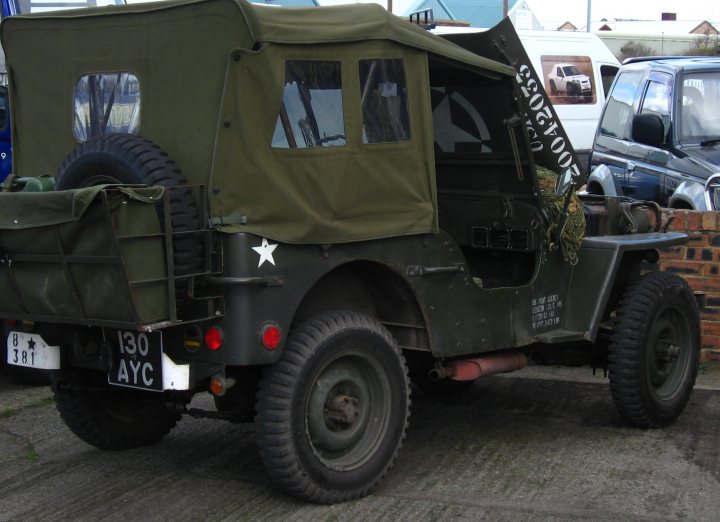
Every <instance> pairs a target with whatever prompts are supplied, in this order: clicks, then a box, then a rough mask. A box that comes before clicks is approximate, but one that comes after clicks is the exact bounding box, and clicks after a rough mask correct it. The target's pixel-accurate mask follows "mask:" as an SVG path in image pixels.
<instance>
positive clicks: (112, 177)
mask: <svg viewBox="0 0 720 522" xmlns="http://www.w3.org/2000/svg"><path fill="white" fill-rule="evenodd" d="M105 183H121V184H138V185H162V186H164V187H180V188H173V190H171V191H170V206H171V222H172V226H173V231H174V232H188V231H191V230H198V228H199V226H200V215H199V213H198V209H197V205H196V203H195V198H194V197H193V194H192V191H191V190H190V189H189V188H187V187H185V185H187V180H186V179H185V177H184V176H183V175H182V174H181V173H180V169H179V168H178V166H177V165H176V164H175V162H174V161H173V160H172V159H171V158H170V156H168V154H167V153H166V152H164V151H163V150H162V149H161V148H160V147H158V146H157V145H155V144H154V143H153V142H151V141H149V140H147V139H145V138H141V137H139V136H133V135H130V134H107V135H105V136H100V137H99V138H94V139H91V140H88V141H86V142H84V143H81V144H80V145H78V146H77V147H76V148H75V149H74V150H73V151H72V152H71V153H70V154H69V155H68V156H67V157H66V158H65V160H64V161H63V162H62V165H61V166H60V168H59V169H58V172H57V174H56V175H55V188H56V190H66V189H73V188H81V187H90V186H93V185H100V184H105ZM158 213H159V215H160V224H161V226H163V224H164V222H163V218H164V217H163V208H162V205H158ZM173 261H174V266H175V275H187V274H192V273H194V272H198V271H200V270H201V269H202V266H203V242H202V239H201V238H200V236H199V235H197V234H188V235H181V236H179V237H175V238H174V239H173ZM178 287H179V288H178V290H180V291H179V292H178V299H181V298H182V296H183V294H184V288H185V287H186V283H185V285H184V286H182V280H181V282H180V285H178Z"/></svg>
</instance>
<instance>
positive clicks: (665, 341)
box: [608, 272, 700, 428]
mask: <svg viewBox="0 0 720 522" xmlns="http://www.w3.org/2000/svg"><path fill="white" fill-rule="evenodd" d="M699 354H700V319H699V313H698V308H697V303H696V302H695V298H694V296H693V293H692V291H691V290H690V287H689V286H688V285H687V283H686V282H685V281H684V280H683V279H681V278H680V277H678V276H676V275H674V274H668V273H667V272H653V273H649V274H646V275H644V276H643V277H642V278H640V279H639V280H637V281H636V282H634V283H633V284H631V285H630V286H629V287H628V288H627V290H626V291H625V293H624V295H623V297H622V299H621V301H620V304H619V306H618V309H617V311H616V316H615V319H614V325H613V334H612V339H611V345H610V353H609V356H608V369H609V377H610V388H611V390H612V395H613V399H614V400H615V405H616V406H617V408H618V410H619V411H620V414H621V415H622V416H623V417H624V418H625V420H626V421H627V422H628V423H629V424H631V425H633V426H638V427H642V428H657V427H661V426H666V425H668V424H672V423H673V422H674V421H675V419H677V418H678V416H679V415H680V414H681V413H682V411H683V409H684V408H685V405H686V404H687V402H688V399H689V398H690V394H691V393H692V389H693V386H694V384H695V378H696V377H697V371H698V362H699Z"/></svg>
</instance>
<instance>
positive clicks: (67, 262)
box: [0, 186, 224, 331]
mask: <svg viewBox="0 0 720 522" xmlns="http://www.w3.org/2000/svg"><path fill="white" fill-rule="evenodd" d="M188 189H190V190H192V191H193V194H194V195H196V196H197V197H196V198H195V200H196V201H197V202H200V206H201V208H200V209H199V212H198V214H199V216H198V218H199V219H198V227H197V229H193V230H184V231H174V230H173V224H172V217H171V216H172V208H171V199H172V198H171V194H172V191H173V190H185V191H187V190H188ZM3 196H4V197H5V196H11V194H5V195H3ZM23 197H25V198H26V200H27V201H28V203H29V202H31V201H33V200H32V199H31V198H33V197H35V198H41V197H47V196H44V195H43V194H35V195H30V194H26V195H24V196H23ZM50 197H52V196H50ZM35 201H36V202H37V201H39V200H38V199H36V200H35ZM205 202H206V198H205V188H204V186H192V187H171V188H166V189H165V190H164V193H163V197H162V198H161V199H158V200H157V201H155V202H148V201H147V200H145V201H142V200H140V199H138V198H134V197H133V195H132V193H130V192H129V191H127V190H123V189H120V188H107V189H103V190H101V191H99V192H98V194H97V195H96V196H95V198H94V200H93V201H92V203H90V204H89V206H88V207H87V209H86V210H85V212H84V213H83V215H82V217H81V218H80V219H79V220H72V221H68V220H65V221H64V222H61V223H52V224H48V225H39V226H31V227H28V228H22V229H9V228H0V295H2V296H3V298H2V300H1V302H0V317H2V318H8V319H17V320H31V321H38V322H50V323H62V324H81V325H87V326H104V327H110V328H118V329H134V330H138V331H150V330H156V329H159V328H164V327H167V326H172V325H175V324H178V323H189V322H196V321H203V320H207V319H210V318H216V317H219V316H222V315H223V314H224V303H223V300H222V297H220V296H216V295H205V294H204V293H203V292H204V287H199V285H198V282H199V281H200V280H201V279H202V278H204V277H205V276H208V275H211V274H215V273H217V272H216V271H213V267H212V265H213V258H212V252H213V247H214V245H213V241H214V238H213V235H212V232H211V230H210V229H208V228H207V223H208V220H207V208H206V203H205ZM160 214H162V224H163V226H161V225H160V223H161V222H160V219H159V217H160ZM183 242H184V243H183ZM179 243H183V244H184V245H185V246H186V247H187V245H191V247H192V250H193V251H194V258H195V261H194V263H191V267H190V268H191V269H190V270H188V269H187V268H188V267H187V266H186V267H185V268H186V269H185V270H184V271H183V273H177V272H178V271H177V270H176V266H175V262H174V253H173V252H174V246H175V245H177V244H179ZM191 257H193V256H191ZM179 293H182V295H178V294H179Z"/></svg>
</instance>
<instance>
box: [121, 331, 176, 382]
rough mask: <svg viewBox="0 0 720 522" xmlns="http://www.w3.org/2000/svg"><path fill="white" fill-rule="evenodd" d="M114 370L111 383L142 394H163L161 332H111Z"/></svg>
mask: <svg viewBox="0 0 720 522" xmlns="http://www.w3.org/2000/svg"><path fill="white" fill-rule="evenodd" d="M108 340H109V341H111V342H112V343H113V345H114V346H113V354H114V362H115V364H114V365H113V369H112V370H111V371H110V372H109V373H108V383H110V384H113V385H115V386H126V387H128V388H138V389H141V390H150V391H159V392H161V391H163V377H162V332H150V333H148V332H131V331H117V332H115V333H114V335H113V333H112V332H110V335H109V336H108Z"/></svg>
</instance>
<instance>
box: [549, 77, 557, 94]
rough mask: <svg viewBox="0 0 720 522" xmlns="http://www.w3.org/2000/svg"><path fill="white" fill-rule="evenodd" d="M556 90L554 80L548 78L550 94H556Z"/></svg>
mask: <svg viewBox="0 0 720 522" xmlns="http://www.w3.org/2000/svg"><path fill="white" fill-rule="evenodd" d="M557 93H558V90H557V87H555V82H554V81H552V80H550V94H551V95H552V96H557Z"/></svg>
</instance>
